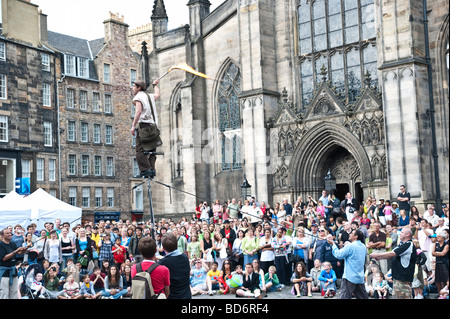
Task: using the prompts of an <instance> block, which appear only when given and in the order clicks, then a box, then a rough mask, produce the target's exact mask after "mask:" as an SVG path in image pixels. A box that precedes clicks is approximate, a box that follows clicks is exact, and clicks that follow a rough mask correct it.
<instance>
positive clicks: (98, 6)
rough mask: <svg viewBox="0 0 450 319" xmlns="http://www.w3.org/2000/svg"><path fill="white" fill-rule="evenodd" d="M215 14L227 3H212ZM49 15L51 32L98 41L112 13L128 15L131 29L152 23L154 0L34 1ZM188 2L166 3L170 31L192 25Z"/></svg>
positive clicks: (219, 0)
mask: <svg viewBox="0 0 450 319" xmlns="http://www.w3.org/2000/svg"><path fill="white" fill-rule="evenodd" d="M209 1H210V2H211V7H210V10H211V12H212V11H213V10H214V9H215V8H217V7H218V6H219V5H220V4H222V3H223V2H224V1H225V0H209ZM31 2H32V3H34V4H36V5H38V6H39V9H41V10H42V13H44V14H46V15H47V26H48V30H50V31H54V32H58V33H62V34H66V35H70V36H74V37H77V38H82V39H86V40H94V39H98V38H103V36H104V29H103V21H105V20H106V19H108V17H109V11H111V12H112V13H115V14H116V13H119V14H120V15H121V16H122V15H123V16H124V22H125V23H127V24H128V25H129V29H130V30H131V29H134V28H136V27H138V26H141V25H145V24H147V23H150V22H151V20H150V17H151V15H152V10H153V4H154V1H153V0H131V1H130V0H128V1H126V0H125V1H124V0H31ZM187 3H188V0H164V4H165V6H166V12H167V16H168V17H169V25H168V28H169V30H170V29H175V28H178V27H179V26H181V25H185V24H188V23H189V8H188V6H187V5H186V4H187Z"/></svg>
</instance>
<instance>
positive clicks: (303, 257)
mask: <svg viewBox="0 0 450 319" xmlns="http://www.w3.org/2000/svg"><path fill="white" fill-rule="evenodd" d="M296 235H297V236H296V237H295V238H294V239H293V240H292V249H293V255H296V256H298V257H299V259H300V260H298V261H303V262H305V264H307V263H308V255H309V238H308V237H306V236H305V230H304V228H303V227H299V228H297V232H296ZM293 260H296V258H294V259H293Z"/></svg>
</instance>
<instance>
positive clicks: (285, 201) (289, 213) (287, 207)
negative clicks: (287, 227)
mask: <svg viewBox="0 0 450 319" xmlns="http://www.w3.org/2000/svg"><path fill="white" fill-rule="evenodd" d="M283 208H284V210H285V211H286V216H292V205H291V204H289V203H288V199H287V198H284V199H283Z"/></svg>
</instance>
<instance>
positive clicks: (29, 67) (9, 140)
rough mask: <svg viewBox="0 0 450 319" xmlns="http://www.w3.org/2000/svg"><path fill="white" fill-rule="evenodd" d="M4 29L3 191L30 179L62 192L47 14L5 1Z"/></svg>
mask: <svg viewBox="0 0 450 319" xmlns="http://www.w3.org/2000/svg"><path fill="white" fill-rule="evenodd" d="M1 5H2V24H1V30H0V31H1V32H0V33H1V34H0V196H1V197H2V196H4V195H6V194H7V193H9V192H10V191H12V190H14V189H15V180H16V178H21V177H23V178H27V179H29V181H30V188H31V190H35V189H37V188H39V187H42V188H45V189H46V190H47V191H48V192H50V193H51V194H53V195H55V196H56V195H57V194H58V192H59V183H58V176H59V164H58V162H59V161H58V155H59V154H58V147H57V146H58V143H57V126H58V124H57V113H58V112H57V97H56V94H57V93H56V92H57V89H56V72H57V69H58V68H59V66H58V64H59V61H58V60H57V57H56V54H55V51H53V50H51V49H50V48H49V47H48V46H46V45H45V44H44V43H45V41H46V38H47V24H46V19H47V17H46V15H44V14H42V13H40V12H39V11H38V7H37V6H35V5H33V4H31V3H28V2H24V1H12V0H3V1H1Z"/></svg>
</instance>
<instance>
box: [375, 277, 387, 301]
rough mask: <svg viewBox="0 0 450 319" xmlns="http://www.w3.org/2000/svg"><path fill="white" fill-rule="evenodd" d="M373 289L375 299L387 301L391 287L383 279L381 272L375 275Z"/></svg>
mask: <svg viewBox="0 0 450 319" xmlns="http://www.w3.org/2000/svg"><path fill="white" fill-rule="evenodd" d="M372 287H373V297H374V298H378V299H387V296H388V294H389V285H388V283H387V281H386V280H385V279H384V278H383V275H382V273H381V272H377V273H375V274H374V275H373V281H372Z"/></svg>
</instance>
